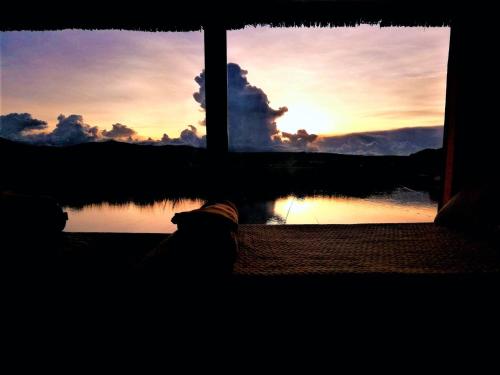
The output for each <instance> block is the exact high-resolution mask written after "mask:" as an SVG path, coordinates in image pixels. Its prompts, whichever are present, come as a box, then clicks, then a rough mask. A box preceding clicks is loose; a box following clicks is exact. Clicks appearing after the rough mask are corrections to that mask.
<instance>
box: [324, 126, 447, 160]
mask: <svg viewBox="0 0 500 375" xmlns="http://www.w3.org/2000/svg"><path fill="white" fill-rule="evenodd" d="M316 146H317V149H318V150H319V151H320V152H331V153H337V154H352V155H410V154H413V153H415V152H417V151H420V150H423V149H426V148H441V147H443V126H425V127H423V126H422V127H408V128H401V129H394V130H383V131H374V132H362V133H352V134H346V135H340V136H333V137H321V138H319V139H318V140H317V141H316Z"/></svg>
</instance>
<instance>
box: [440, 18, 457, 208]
mask: <svg viewBox="0 0 500 375" xmlns="http://www.w3.org/2000/svg"><path fill="white" fill-rule="evenodd" d="M460 28H461V25H459V24H457V23H454V24H452V25H451V30H450V47H449V53H448V73H447V79H446V107H445V116H444V139H443V151H444V173H443V193H442V196H441V199H440V201H439V208H441V207H442V206H443V205H444V204H446V202H448V201H449V200H450V199H451V197H452V196H453V195H454V194H455V193H456V192H457V179H458V177H459V176H458V175H457V173H458V171H457V169H458V168H457V166H458V164H459V160H457V157H458V153H459V152H460V150H459V148H460V147H461V144H460V143H461V142H459V136H460V129H459V127H460V126H461V124H460V122H461V118H460V114H459V113H458V112H459V108H460V105H459V97H460V92H459V91H460V87H459V84H460V72H459V68H460V63H461V62H460V57H461V56H460V55H461V54H460V48H461V46H460V43H461V41H460V34H461V30H460Z"/></svg>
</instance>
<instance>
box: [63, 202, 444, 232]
mask: <svg viewBox="0 0 500 375" xmlns="http://www.w3.org/2000/svg"><path fill="white" fill-rule="evenodd" d="M397 194H398V193H396V195H382V196H371V197H368V198H352V197H325V196H316V197H307V198H304V199H301V198H297V197H295V196H289V197H286V198H280V199H277V200H276V201H274V202H273V201H269V202H267V203H269V204H264V205H262V204H252V205H251V209H252V210H253V212H252V214H253V215H254V216H256V217H261V216H264V217H268V218H269V220H268V223H269V224H283V223H286V224H361V223H416V222H431V221H433V220H434V217H435V216H436V211H437V207H436V204H435V203H434V202H432V201H431V200H430V199H429V198H428V196H426V195H425V194H424V193H419V192H413V193H411V192H410V193H403V194H401V193H399V194H400V195H399V196H398V195H397ZM410 196H412V197H413V198H412V199H411V200H409V199H408V198H409V197H410ZM203 203H204V202H203V201H202V200H199V199H184V200H181V201H177V202H172V201H168V200H165V201H161V202H156V203H154V204H152V205H147V206H139V205H136V204H134V203H127V204H124V205H111V204H108V203H103V204H99V205H88V206H85V207H84V208H83V209H71V208H66V209H65V210H66V211H67V212H68V215H69V220H68V223H67V225H66V228H65V230H66V231H67V232H136V233H172V232H174V231H175V230H176V229H177V226H176V225H175V224H172V222H171V219H172V217H173V216H174V214H175V213H177V212H183V211H190V210H194V209H196V208H199V207H200V206H201V205H202V204H203ZM272 215H274V218H272Z"/></svg>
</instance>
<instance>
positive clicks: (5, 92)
mask: <svg viewBox="0 0 500 375" xmlns="http://www.w3.org/2000/svg"><path fill="white" fill-rule="evenodd" d="M0 37H1V42H0V44H1V56H0V58H1V87H0V89H1V114H3V115H5V114H8V113H12V112H20V113H21V112H28V113H30V114H31V115H32V116H33V117H34V118H36V119H39V120H43V121H46V122H48V124H49V127H50V128H53V127H54V126H55V124H56V123H57V116H58V115H59V114H64V115H66V116H69V115H71V114H78V115H82V116H83V119H84V121H85V123H87V124H90V125H92V126H98V127H99V128H100V129H108V130H109V129H110V128H111V126H112V124H116V123H121V124H125V125H127V126H128V127H130V128H132V129H134V130H135V131H137V133H138V134H140V135H141V136H143V137H152V138H153V139H159V138H161V137H162V134H163V133H167V134H168V135H169V136H171V137H177V136H178V135H179V133H180V132H181V131H182V130H183V129H185V128H186V127H187V126H188V125H194V126H196V127H198V130H199V131H200V132H201V133H204V132H205V130H204V128H203V126H201V125H199V123H200V121H202V120H203V119H204V113H203V110H202V109H201V108H200V105H199V103H197V102H196V101H195V100H194V99H193V93H194V92H197V91H198V89H199V86H198V84H197V83H196V82H195V81H194V78H195V77H196V76H197V75H199V74H200V73H201V71H202V69H203V65H204V61H203V60H204V57H203V34H202V32H190V33H145V32H130V31H78V30H67V31H56V32H3V33H1V36H0ZM448 43H449V28H379V27H378V26H367V25H363V26H360V27H356V28H332V29H329V28H309V29H307V28H286V29H282V28H268V27H260V28H253V27H250V28H246V29H243V30H238V31H229V32H228V62H234V63H237V64H239V65H240V66H241V68H242V69H244V70H246V71H248V74H247V79H248V81H249V83H250V84H251V85H253V86H257V87H259V88H261V89H262V90H263V91H264V92H265V93H266V94H267V96H268V98H269V100H270V106H271V107H272V108H276V109H277V108H279V107H283V106H286V107H287V108H288V112H287V113H285V114H284V115H283V116H282V117H280V118H279V119H278V128H279V130H281V131H287V132H296V131H297V130H298V129H302V128H304V129H307V130H308V131H309V133H316V134H321V135H336V134H344V133H350V132H358V131H369V130H383V129H393V128H400V127H405V126H422V125H424V126H425V125H442V124H443V118H444V99H445V82H446V65H447V57H448Z"/></svg>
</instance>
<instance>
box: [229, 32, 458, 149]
mask: <svg viewBox="0 0 500 375" xmlns="http://www.w3.org/2000/svg"><path fill="white" fill-rule="evenodd" d="M448 44H449V28H444V27H442V28H424V27H407V28H400V27H386V28H381V27H379V26H377V25H361V26H358V27H337V28H307V27H295V28H270V27H257V28H255V27H247V28H245V29H241V30H235V31H229V32H228V62H229V65H228V82H229V84H228V87H229V88H228V90H229V93H228V101H229V104H228V119H229V123H228V131H229V145H230V149H232V150H233V151H309V152H328V153H341V154H361V155H409V154H412V153H415V152H418V151H420V150H423V149H426V148H440V147H442V143H443V139H442V138H443V122H444V103H445V87H446V86H445V85H446V70H447V56H448Z"/></svg>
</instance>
